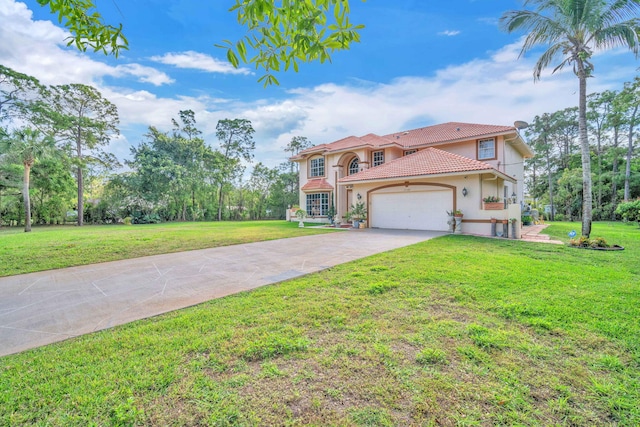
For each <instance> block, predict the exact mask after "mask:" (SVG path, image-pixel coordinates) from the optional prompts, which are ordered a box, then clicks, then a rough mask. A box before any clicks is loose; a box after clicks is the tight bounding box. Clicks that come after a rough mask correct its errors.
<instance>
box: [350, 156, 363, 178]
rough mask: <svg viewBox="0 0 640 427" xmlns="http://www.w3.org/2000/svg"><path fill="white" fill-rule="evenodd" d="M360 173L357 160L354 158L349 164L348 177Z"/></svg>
mask: <svg viewBox="0 0 640 427" xmlns="http://www.w3.org/2000/svg"><path fill="white" fill-rule="evenodd" d="M358 172H360V163H359V162H358V158H357V157H354V158H353V159H352V160H351V161H350V162H349V175H353V174H354V173H358Z"/></svg>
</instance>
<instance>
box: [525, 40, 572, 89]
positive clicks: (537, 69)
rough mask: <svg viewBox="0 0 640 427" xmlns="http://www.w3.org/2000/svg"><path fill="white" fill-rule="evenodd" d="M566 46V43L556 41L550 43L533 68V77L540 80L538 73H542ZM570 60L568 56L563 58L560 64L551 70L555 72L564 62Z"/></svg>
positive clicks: (562, 66) (566, 62)
mask: <svg viewBox="0 0 640 427" xmlns="http://www.w3.org/2000/svg"><path fill="white" fill-rule="evenodd" d="M565 47H566V43H556V44H554V45H551V46H550V47H549V49H547V50H546V51H545V52H544V53H543V54H542V55H541V56H540V58H539V59H538V61H537V62H536V65H535V66H534V68H533V79H534V80H540V75H541V74H542V70H544V69H545V68H547V67H548V66H549V64H551V63H552V62H553V61H554V60H555V59H556V58H557V57H559V56H561V55H562V54H563V53H564V50H565ZM569 62H570V58H565V59H564V60H563V61H562V62H561V63H560V65H558V66H557V67H556V68H555V69H554V70H553V72H554V73H555V72H556V71H558V70H561V69H562V68H564V66H565V65H566V64H568V63H569Z"/></svg>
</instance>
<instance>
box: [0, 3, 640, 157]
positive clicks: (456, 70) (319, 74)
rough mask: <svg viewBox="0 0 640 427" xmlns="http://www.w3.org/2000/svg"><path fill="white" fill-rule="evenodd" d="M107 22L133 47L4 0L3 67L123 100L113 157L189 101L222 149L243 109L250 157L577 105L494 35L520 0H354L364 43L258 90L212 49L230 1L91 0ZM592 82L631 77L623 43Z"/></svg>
mask: <svg viewBox="0 0 640 427" xmlns="http://www.w3.org/2000/svg"><path fill="white" fill-rule="evenodd" d="M96 3H97V5H98V7H99V9H100V11H101V13H102V14H103V15H105V17H106V19H107V21H109V22H113V23H119V22H122V23H123V25H124V31H125V34H126V36H127V38H128V40H129V45H130V50H129V51H125V52H123V54H122V55H121V56H120V57H119V58H114V57H111V56H110V57H107V56H104V55H102V54H95V53H80V52H77V51H76V50H74V49H73V48H67V47H66V46H65V42H64V38H65V37H66V34H65V32H64V30H63V29H62V28H60V26H59V25H56V23H55V22H54V19H55V18H54V17H53V16H52V15H50V14H49V13H48V12H47V9H44V8H42V7H40V6H38V4H37V2H36V1H35V0H29V1H26V2H19V1H16V0H0V40H2V43H0V63H2V64H3V65H6V66H8V67H11V68H13V69H16V70H18V71H20V72H23V73H26V74H30V75H33V76H36V77H38V78H39V79H40V80H41V81H42V82H44V83H47V84H62V83H85V84H91V85H93V86H95V87H97V88H98V89H100V90H101V92H102V93H103V95H104V96H105V97H106V98H107V99H109V100H110V101H112V102H113V103H115V104H116V105H117V106H118V109H119V113H120V121H121V126H120V128H121V131H122V135H121V136H120V137H118V138H117V139H114V141H112V143H111V144H110V146H109V150H110V151H112V152H113V153H114V154H116V155H117V156H118V157H119V158H120V159H121V160H122V159H123V158H125V157H126V156H127V155H128V153H129V147H130V146H131V145H136V144H138V143H139V142H140V141H141V140H142V139H143V135H144V133H145V131H146V129H147V127H148V126H149V125H153V126H156V127H159V128H161V129H167V130H168V129H169V128H170V125H171V118H172V117H178V112H179V110H181V109H192V110H194V111H195V113H196V120H197V121H198V125H199V127H200V128H202V129H203V130H204V132H205V138H206V140H207V141H208V142H209V143H210V144H211V145H212V146H216V145H217V140H216V139H215V135H214V132H215V126H216V123H217V121H218V120H219V119H223V118H240V117H241V118H248V119H250V120H251V121H252V122H253V125H254V128H255V129H256V135H255V140H256V153H255V154H256V161H262V162H263V163H265V164H267V165H268V166H275V165H277V164H278V163H280V162H283V161H285V160H286V155H285V153H284V151H283V150H282V148H283V147H284V146H285V145H286V144H287V142H288V141H289V140H290V139H291V137H292V136H295V135H303V136H307V137H308V138H309V139H311V141H312V142H313V143H316V144H320V143H326V142H331V141H333V140H336V139H339V138H343V137H345V136H348V135H363V134H366V133H369V132H374V133H378V134H386V133H391V132H395V131H399V130H403V129H410V128H415V127H421V126H428V125H431V124H437V123H442V122H447V121H462V122H474V123H486V124H500V125H509V124H512V123H513V122H514V121H515V120H531V119H532V118H533V117H534V116H535V115H536V114H542V113H544V112H552V111H555V110H557V109H560V108H564V107H568V106H574V105H576V103H577V94H576V91H577V81H576V79H575V77H574V76H573V75H572V73H571V72H570V70H566V71H564V72H562V73H558V74H556V75H553V76H552V75H550V74H549V73H547V74H545V75H543V78H542V81H541V82H538V83H534V82H533V78H532V68H533V64H534V62H535V59H536V56H535V55H528V56H527V57H525V58H522V59H520V60H518V53H519V47H520V42H521V35H515V34H514V35H509V34H505V33H503V32H501V31H500V30H499V28H498V26H497V21H498V18H499V17H500V15H501V14H502V13H503V12H504V11H506V10H508V9H518V8H520V7H521V2H520V1H517V0H450V1H446V2H444V1H424V0H416V1H413V0H393V1H391V0H384V1H383V0H377V1H376V0H368V1H367V2H361V1H359V0H355V1H354V0H352V1H351V4H352V13H351V20H352V21H353V22H356V23H362V24H364V25H365V26H366V28H365V29H364V30H363V31H362V33H361V37H362V42H361V43H359V44H354V45H353V47H352V48H351V50H349V51H346V52H340V53H336V54H335V55H334V56H333V61H332V63H330V64H329V63H325V64H303V65H302V66H301V68H300V72H299V73H293V72H290V73H286V74H281V75H279V76H278V78H279V79H280V83H281V85H280V86H277V87H269V88H266V89H265V88H263V86H262V84H260V83H257V79H258V77H259V76H260V74H259V73H260V72H259V71H256V70H254V69H252V68H251V67H245V68H242V69H240V70H235V69H232V67H230V66H229V65H228V64H227V63H226V62H225V60H224V51H223V50H222V49H219V48H216V47H215V46H214V45H215V44H216V43H220V42H221V41H222V40H224V39H231V40H237V39H238V38H240V37H241V36H242V34H243V29H242V28H241V27H240V26H239V25H238V24H237V22H236V20H235V15H234V14H232V13H229V12H228V11H227V10H228V8H229V7H230V6H231V5H232V3H233V2H232V1H230V0H228V1H221V0H216V1H206V2H202V1H196V0H176V1H170V0H145V1H141V0H127V1H124V0H112V1H107V0H102V1H100V0H98V1H97V2H96ZM595 65H596V78H594V79H590V81H589V91H590V92H592V91H601V90H604V89H619V88H621V87H622V83H623V82H625V81H630V80H631V79H633V77H634V76H635V75H636V74H637V68H638V65H639V63H638V61H637V60H636V59H634V57H633V55H632V54H631V53H629V52H623V51H616V52H610V53H603V54H598V55H597V57H596V58H595Z"/></svg>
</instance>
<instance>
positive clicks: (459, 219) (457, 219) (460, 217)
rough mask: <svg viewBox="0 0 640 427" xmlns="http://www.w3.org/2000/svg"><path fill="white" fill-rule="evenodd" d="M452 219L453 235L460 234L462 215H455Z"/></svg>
mask: <svg viewBox="0 0 640 427" xmlns="http://www.w3.org/2000/svg"><path fill="white" fill-rule="evenodd" d="M454 219H455V220H456V226H455V230H454V234H461V233H462V215H456V216H454Z"/></svg>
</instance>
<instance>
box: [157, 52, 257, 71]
mask: <svg viewBox="0 0 640 427" xmlns="http://www.w3.org/2000/svg"><path fill="white" fill-rule="evenodd" d="M150 59H151V60H152V61H156V62H160V63H162V64H167V65H173V66H176V67H178V68H188V69H193V70H201V71H207V72H209V73H223V74H245V75H246V74H251V71H249V70H248V69H247V68H234V67H233V66H232V65H231V64H229V63H228V62H224V61H220V60H219V59H216V58H214V57H212V56H210V55H206V54H204V53H199V52H194V51H192V50H188V51H186V52H178V53H166V54H164V55H162V56H152V57H151V58H150Z"/></svg>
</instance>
